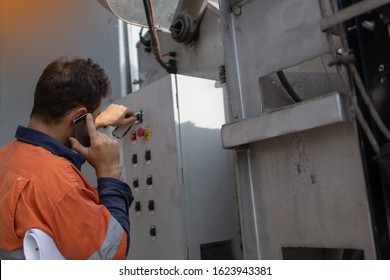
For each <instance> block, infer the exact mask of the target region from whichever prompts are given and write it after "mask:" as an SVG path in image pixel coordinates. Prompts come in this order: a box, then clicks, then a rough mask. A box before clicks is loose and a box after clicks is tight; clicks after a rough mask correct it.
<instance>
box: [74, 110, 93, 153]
mask: <svg viewBox="0 0 390 280" xmlns="http://www.w3.org/2000/svg"><path fill="white" fill-rule="evenodd" d="M86 117H87V114H84V115H82V116H81V117H78V118H77V119H75V120H74V121H73V125H74V137H75V138H76V139H77V140H78V141H79V142H80V144H81V145H83V146H84V147H89V146H91V141H90V139H89V134H88V127H87V122H86Z"/></svg>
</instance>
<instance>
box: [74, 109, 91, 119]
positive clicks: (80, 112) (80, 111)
mask: <svg viewBox="0 0 390 280" xmlns="http://www.w3.org/2000/svg"><path fill="white" fill-rule="evenodd" d="M87 112H88V110H87V108H85V107H78V108H75V109H74V110H73V111H72V113H71V116H72V121H74V120H75V119H77V118H79V117H81V116H82V115H84V114H86V113H87Z"/></svg>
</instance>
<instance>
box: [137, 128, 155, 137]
mask: <svg viewBox="0 0 390 280" xmlns="http://www.w3.org/2000/svg"><path fill="white" fill-rule="evenodd" d="M151 132H152V129H151V128H150V126H145V127H143V128H142V127H139V128H138V129H137V135H138V137H144V138H145V140H149V139H150V137H151Z"/></svg>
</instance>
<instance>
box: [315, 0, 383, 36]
mask: <svg viewBox="0 0 390 280" xmlns="http://www.w3.org/2000/svg"><path fill="white" fill-rule="evenodd" d="M389 3H390V0H364V1H361V2H359V3H356V4H353V5H351V6H349V7H347V8H345V9H342V10H340V11H338V12H336V13H334V14H333V15H331V16H329V17H327V18H324V19H322V20H321V21H320V26H321V30H322V31H325V30H327V29H329V28H331V27H332V26H335V25H337V24H339V23H342V22H344V21H346V20H349V19H351V18H354V17H357V16H359V15H361V14H364V13H367V12H369V11H371V10H374V9H376V8H379V7H381V6H384V5H386V4H389Z"/></svg>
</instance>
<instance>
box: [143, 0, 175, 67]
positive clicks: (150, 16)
mask: <svg viewBox="0 0 390 280" xmlns="http://www.w3.org/2000/svg"><path fill="white" fill-rule="evenodd" d="M143 3H144V8H145V15H146V20H147V22H148V27H149V33H150V41H151V49H152V52H153V54H154V55H155V58H156V60H157V61H158V63H159V64H160V65H161V66H162V67H163V68H164V69H166V70H167V72H168V73H171V74H175V73H177V68H176V66H175V65H171V63H169V64H167V63H165V62H164V61H163V60H162V56H161V54H160V42H159V40H158V36H157V32H156V27H155V26H156V25H155V22H154V12H153V4H152V2H151V0H143ZM172 64H174V62H173V61H172Z"/></svg>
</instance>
